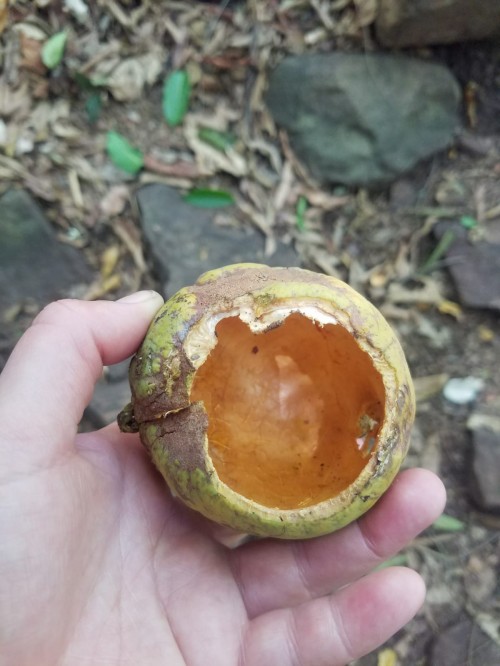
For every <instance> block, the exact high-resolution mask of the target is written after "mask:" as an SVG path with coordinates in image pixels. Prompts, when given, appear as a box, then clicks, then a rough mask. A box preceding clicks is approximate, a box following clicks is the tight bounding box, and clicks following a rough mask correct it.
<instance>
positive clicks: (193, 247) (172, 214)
mask: <svg viewBox="0 0 500 666" xmlns="http://www.w3.org/2000/svg"><path fill="white" fill-rule="evenodd" d="M137 201H138V204H139V209H140V213H141V224H142V228H143V232H144V236H145V238H146V240H147V243H148V245H149V248H150V250H151V254H152V256H153V259H154V262H155V266H156V270H157V272H158V275H159V278H160V280H161V281H162V282H163V284H164V291H165V295H167V296H171V295H172V294H174V293H175V292H176V291H178V290H179V289H180V288H181V287H184V286H186V285H189V284H193V282H194V281H195V280H196V279H197V278H198V277H199V276H200V275H201V274H202V273H204V272H205V271H207V270H210V269H212V268H217V267H219V266H224V265H227V264H233V263H239V262H242V261H243V262H258V263H265V264H268V265H271V266H298V265H299V259H298V255H297V254H296V252H295V251H294V250H293V248H291V247H289V246H287V245H284V244H282V243H280V244H278V248H277V250H276V252H275V253H274V254H273V255H272V256H271V257H265V256H264V238H263V236H262V235H261V234H260V233H258V232H257V231H255V230H253V229H246V230H240V229H233V228H226V227H218V226H216V225H215V224H214V222H213V218H214V215H215V213H214V211H213V210H207V209H202V208H197V207H195V206H192V205H191V204H188V203H186V202H184V201H183V199H182V197H181V195H180V193H179V192H178V190H176V189H174V188H172V187H168V186H167V185H161V184H153V185H146V186H144V187H141V188H140V190H139V191H138V192H137Z"/></svg>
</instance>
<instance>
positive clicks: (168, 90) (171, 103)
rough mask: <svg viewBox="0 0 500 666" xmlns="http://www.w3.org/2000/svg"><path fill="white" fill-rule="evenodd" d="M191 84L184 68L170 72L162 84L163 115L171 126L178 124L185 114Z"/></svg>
mask: <svg viewBox="0 0 500 666" xmlns="http://www.w3.org/2000/svg"><path fill="white" fill-rule="evenodd" d="M190 95H191V84H190V82H189V77H188V75H187V72H186V71H185V70H182V69H179V70H177V71H175V72H172V73H171V74H170V75H169V76H168V77H167V79H166V80H165V83H164V86H163V117H164V118H165V120H166V121H167V124H168V125H170V126H171V127H175V126H176V125H179V124H180V123H181V122H182V121H183V119H184V116H185V115H186V111H187V109H188V105H189V97H190Z"/></svg>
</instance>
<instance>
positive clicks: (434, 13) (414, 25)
mask: <svg viewBox="0 0 500 666" xmlns="http://www.w3.org/2000/svg"><path fill="white" fill-rule="evenodd" d="M375 28H376V33H377V38H378V40H379V41H380V42H381V43H382V44H383V45H384V46H389V47H407V46H424V45H426V44H446V43H452V42H462V41H465V40H477V39H484V38H487V37H493V36H495V35H498V34H500V2H498V0H473V1H471V0H379V8H378V12H377V18H376V21H375Z"/></svg>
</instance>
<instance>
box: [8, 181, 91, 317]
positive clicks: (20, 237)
mask: <svg viewBox="0 0 500 666" xmlns="http://www.w3.org/2000/svg"><path fill="white" fill-rule="evenodd" d="M0 239H1V242H0V266H1V270H0V320H2V319H3V317H4V315H5V311H6V310H7V309H8V308H10V307H11V306H13V305H15V304H17V303H20V304H22V303H24V302H26V301H29V302H30V303H31V304H34V305H35V306H40V307H42V306H43V305H45V304H47V303H48V302H49V301H51V300H54V299H56V298H61V297H63V296H68V295H70V294H71V291H72V288H73V287H75V286H76V285H78V284H82V283H90V281H91V280H92V273H91V271H90V269H89V267H88V266H87V264H86V262H85V260H84V258H83V255H82V254H81V252H79V251H78V250H75V249H74V248H72V247H69V246H68V245H64V244H62V243H60V242H58V240H57V238H56V235H55V233H54V231H53V229H52V227H51V225H50V224H49V222H48V221H47V220H46V219H45V217H44V215H43V213H42V211H41V210H40V208H39V207H38V205H37V204H36V203H35V201H34V200H33V199H32V198H31V196H30V195H29V194H28V193H27V192H24V191H23V190H9V191H8V192H6V193H5V194H4V195H3V196H2V197H1V198H0Z"/></svg>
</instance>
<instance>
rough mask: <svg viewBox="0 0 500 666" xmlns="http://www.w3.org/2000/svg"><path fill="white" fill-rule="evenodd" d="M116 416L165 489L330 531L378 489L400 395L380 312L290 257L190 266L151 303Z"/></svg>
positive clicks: (408, 418)
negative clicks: (134, 435)
mask: <svg viewBox="0 0 500 666" xmlns="http://www.w3.org/2000/svg"><path fill="white" fill-rule="evenodd" d="M130 382H131V388H132V403H131V406H129V407H128V409H126V410H124V412H123V413H122V415H121V417H120V418H119V420H120V422H121V426H122V429H124V430H130V429H135V430H139V432H140V434H141V439H142V441H143V443H144V445H145V446H146V448H147V449H148V450H149V452H150V454H151V456H152V459H153V461H154V463H155V464H156V466H157V467H158V469H159V470H160V472H161V473H162V474H163V476H164V477H165V479H166V481H167V483H168V485H169V486H170V488H171V490H172V491H173V492H174V494H176V495H177V496H179V497H180V498H181V499H183V500H184V502H185V503H186V504H187V505H188V506H190V507H192V508H194V509H196V510H197V511H200V512H201V513H203V514H204V515H205V516H207V517H208V518H211V519H213V520H215V521H217V522H219V523H221V524H223V525H227V526H229V527H232V528H233V529H236V530H239V531H244V532H248V533H251V534H255V535H259V536H277V537H284V538H303V537H311V536H317V535H319V534H325V533H327V532H331V531H333V530H335V529H338V528H339V527H342V526H343V525H345V524H347V523H348V522H350V521H351V520H354V519H356V518H357V517H359V515H361V514H362V513H364V511H366V510H367V509H368V508H369V507H370V506H371V505H372V504H373V503H374V502H375V501H376V500H377V499H378V498H379V497H380V495H381V494H382V493H383V492H384V491H385V490H386V489H387V487H388V485H389V484H390V482H391V481H392V479H393V477H394V475H395V474H396V472H397V470H398V468H399V466H400V463H401V461H402V459H403V457H404V455H405V453H406V450H407V447H408V442H409V431H410V427H411V424H412V421H413V417H414V407H415V406H414V396H413V389H412V384H411V379H410V376H409V371H408V368H407V365H406V361H405V359H404V355H403V352H402V350H401V347H400V345H399V343H398V341H397V339H396V337H395V335H394V333H393V332H392V330H391V329H390V327H389V326H388V324H387V323H386V322H385V320H384V319H383V317H382V315H381V314H380V313H379V312H378V311H377V310H376V309H375V308H374V307H373V306H372V305H371V304H370V303H369V302H368V301H366V300H365V299H364V298H363V297H361V296H360V295H359V294H357V293H356V292H354V291H353V290H352V289H351V288H350V287H349V286H348V285H346V284H344V283H342V282H340V281H338V280H334V279H332V278H328V277H326V276H322V275H318V274H315V273H310V272H308V271H303V270H300V269H284V268H274V269H273V268H268V267H265V266H259V265H253V264H252V265H245V264H242V265H235V266H228V267H225V268H223V269H218V270H216V271H212V272H210V273H207V274H205V275H203V276H202V277H201V278H200V279H199V280H198V282H197V283H196V285H194V286H193V287H188V288H185V289H183V290H181V291H180V292H178V293H177V294H176V295H175V296H174V297H172V299H170V300H169V301H168V302H167V303H166V304H165V306H164V307H163V308H162V310H161V311H160V312H159V313H158V314H157V316H156V317H155V320H154V321H153V323H152V325H151V327H150V329H149V332H148V334H147V336H146V339H145V340H144V343H143V345H142V347H141V349H140V350H139V351H138V353H137V355H136V356H135V358H134V360H133V362H132V364H131V369H130Z"/></svg>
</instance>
